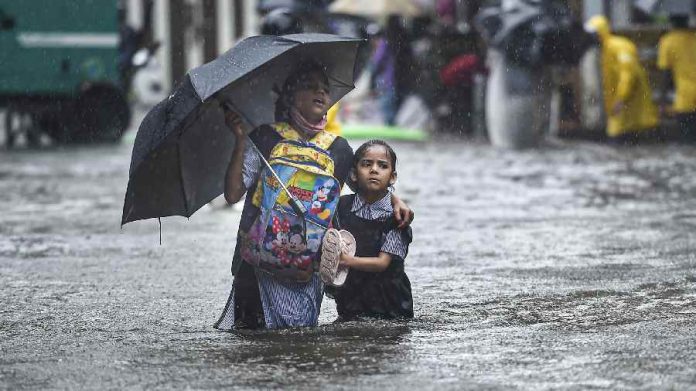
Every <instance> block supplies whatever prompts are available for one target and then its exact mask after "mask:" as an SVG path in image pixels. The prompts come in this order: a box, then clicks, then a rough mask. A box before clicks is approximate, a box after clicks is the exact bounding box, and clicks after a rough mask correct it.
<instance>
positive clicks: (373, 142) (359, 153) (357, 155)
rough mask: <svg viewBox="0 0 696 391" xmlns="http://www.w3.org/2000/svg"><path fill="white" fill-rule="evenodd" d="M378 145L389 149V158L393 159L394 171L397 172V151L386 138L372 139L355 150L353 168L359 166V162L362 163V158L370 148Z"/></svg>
mask: <svg viewBox="0 0 696 391" xmlns="http://www.w3.org/2000/svg"><path fill="white" fill-rule="evenodd" d="M378 145H379V146H382V147H384V149H386V150H387V154H389V158H390V159H391V164H392V171H393V172H396V152H394V150H393V149H392V147H390V146H389V144H387V142H386V141H384V140H370V141H368V142H366V143H364V144H363V145H361V146H360V147H358V149H357V150H356V151H355V154H354V155H353V168H355V169H357V168H358V164H360V159H362V158H363V157H365V153H366V152H367V150H368V149H370V148H371V147H374V146H378Z"/></svg>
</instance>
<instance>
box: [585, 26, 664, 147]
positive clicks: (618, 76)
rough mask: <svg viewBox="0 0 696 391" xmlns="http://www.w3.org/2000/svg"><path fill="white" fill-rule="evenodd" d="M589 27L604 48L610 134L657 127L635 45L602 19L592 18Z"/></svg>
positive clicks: (603, 74)
mask: <svg viewBox="0 0 696 391" xmlns="http://www.w3.org/2000/svg"><path fill="white" fill-rule="evenodd" d="M587 26H588V27H589V28H590V29H591V30H594V31H596V32H597V35H598V36H599V39H600V42H601V45H602V87H603V90H604V91H603V92H604V109H605V111H606V113H607V135H608V136H610V137H617V136H621V135H622V134H626V133H630V132H638V131H641V130H645V129H650V128H654V127H655V126H657V121H658V119H657V108H656V107H655V104H654V103H653V100H652V91H651V89H650V84H649V83H648V76H647V74H646V72H645V69H643V66H642V65H641V64H640V62H639V60H638V51H637V49H636V45H635V44H634V43H633V42H631V41H630V40H629V39H627V38H624V37H620V36H617V35H613V34H611V30H610V28H609V21H608V20H607V19H606V18H605V17H603V16H594V17H592V18H591V19H590V20H589V21H588V22H587ZM618 102H623V107H622V109H621V110H620V111H619V112H618V113H614V112H613V111H614V108H615V106H616V104H617V103H618Z"/></svg>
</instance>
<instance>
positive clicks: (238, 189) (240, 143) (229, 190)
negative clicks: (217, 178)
mask: <svg viewBox="0 0 696 391" xmlns="http://www.w3.org/2000/svg"><path fill="white" fill-rule="evenodd" d="M225 123H226V124H227V126H228V127H229V128H230V129H231V130H232V132H233V133H234V135H235V137H236V142H235V144H234V150H233V151H232V159H231V160H230V164H229V165H228V166H227V173H226V174H225V200H227V203H229V204H234V203H236V202H238V201H239V200H240V199H241V198H242V196H243V195H244V193H246V190H247V189H246V187H245V186H244V181H243V179H242V167H243V166H244V150H245V149H246V143H247V137H246V132H245V131H244V128H243V126H242V121H241V119H240V118H239V115H237V113H235V112H233V111H228V110H225Z"/></svg>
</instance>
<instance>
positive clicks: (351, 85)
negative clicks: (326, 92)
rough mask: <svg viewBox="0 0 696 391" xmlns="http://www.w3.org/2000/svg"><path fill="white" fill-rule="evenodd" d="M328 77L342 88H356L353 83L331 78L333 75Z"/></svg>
mask: <svg viewBox="0 0 696 391" xmlns="http://www.w3.org/2000/svg"><path fill="white" fill-rule="evenodd" d="M328 77H329V80H333V81H335V82H336V83H338V84H340V85H341V87H348V88H354V87H355V86H354V85H353V84H352V83H346V82H344V81H343V80H340V79H337V78H335V77H333V76H331V75H328Z"/></svg>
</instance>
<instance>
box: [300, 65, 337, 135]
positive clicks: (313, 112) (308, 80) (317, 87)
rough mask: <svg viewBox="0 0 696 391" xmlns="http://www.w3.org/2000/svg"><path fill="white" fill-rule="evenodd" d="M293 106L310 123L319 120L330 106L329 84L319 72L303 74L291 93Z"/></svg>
mask: <svg viewBox="0 0 696 391" xmlns="http://www.w3.org/2000/svg"><path fill="white" fill-rule="evenodd" d="M292 102H293V106H294V107H295V108H296V109H297V110H298V111H299V112H300V114H302V116H303V117H305V119H306V120H307V121H309V122H311V123H317V122H319V121H321V119H322V118H323V117H324V115H325V114H326V112H327V111H328V110H329V108H330V107H331V97H330V96H329V86H328V85H327V84H326V83H325V81H324V78H323V76H322V74H321V73H319V72H311V73H308V74H307V75H305V76H304V77H303V78H302V80H301V81H300V84H299V86H298V89H297V91H295V94H294V95H293V100H292Z"/></svg>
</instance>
